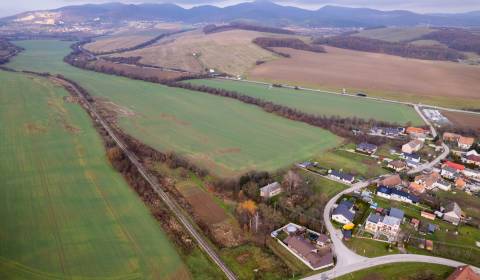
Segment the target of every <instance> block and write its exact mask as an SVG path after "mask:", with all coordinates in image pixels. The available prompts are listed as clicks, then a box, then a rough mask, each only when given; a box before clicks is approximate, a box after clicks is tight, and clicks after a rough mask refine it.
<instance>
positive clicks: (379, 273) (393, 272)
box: [335, 263, 454, 280]
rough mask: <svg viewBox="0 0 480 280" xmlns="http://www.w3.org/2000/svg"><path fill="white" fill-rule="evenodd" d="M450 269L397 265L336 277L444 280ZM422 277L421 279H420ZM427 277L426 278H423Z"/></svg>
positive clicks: (353, 279)
mask: <svg viewBox="0 0 480 280" xmlns="http://www.w3.org/2000/svg"><path fill="white" fill-rule="evenodd" d="M453 271H454V269H453V268H452V267H448V266H443V265H438V264H428V263H399V264H388V265H381V266H375V267H372V268H368V269H364V270H360V271H357V272H354V273H350V274H347V275H344V276H340V277H337V278H335V279H337V280H372V279H375V280H409V279H430V280H444V279H447V277H448V276H449V275H450V274H452V273H453ZM422 277H423V278H422ZM425 277H428V278H425Z"/></svg>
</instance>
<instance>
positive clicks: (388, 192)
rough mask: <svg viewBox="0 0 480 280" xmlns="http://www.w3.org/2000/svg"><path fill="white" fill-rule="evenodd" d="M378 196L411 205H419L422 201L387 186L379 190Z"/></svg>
mask: <svg viewBox="0 0 480 280" xmlns="http://www.w3.org/2000/svg"><path fill="white" fill-rule="evenodd" d="M377 196H379V197H383V198H385V199H390V200H395V201H400V202H406V203H410V204H417V203H418V202H419V201H420V199H419V198H418V197H417V196H415V195H412V194H409V193H407V192H404V191H401V190H398V189H395V188H389V187H385V186H380V187H378V188H377Z"/></svg>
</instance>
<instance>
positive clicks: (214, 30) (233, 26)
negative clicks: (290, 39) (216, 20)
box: [203, 22, 295, 34]
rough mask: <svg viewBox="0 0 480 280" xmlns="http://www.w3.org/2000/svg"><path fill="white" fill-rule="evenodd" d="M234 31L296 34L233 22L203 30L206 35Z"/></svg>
mask: <svg viewBox="0 0 480 280" xmlns="http://www.w3.org/2000/svg"><path fill="white" fill-rule="evenodd" d="M234 29H242V30H250V31H258V32H266V33H276V34H295V32H293V31H291V30H287V29H283V28H277V27H270V26H261V25H253V24H247V23H240V22H233V23H230V24H226V25H215V24H209V25H206V26H205V27H204V28H203V32H204V33H205V34H211V33H218V32H223V31H229V30H234Z"/></svg>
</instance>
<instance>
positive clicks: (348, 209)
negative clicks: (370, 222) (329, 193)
mask: <svg viewBox="0 0 480 280" xmlns="http://www.w3.org/2000/svg"><path fill="white" fill-rule="evenodd" d="M354 218H355V211H354V210H353V202H351V201H342V202H341V203H340V204H339V205H338V206H337V208H335V209H334V210H333V212H332V220H334V221H335V222H337V223H340V224H350V223H352V222H353V219H354Z"/></svg>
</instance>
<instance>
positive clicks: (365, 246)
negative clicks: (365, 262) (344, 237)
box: [344, 237, 399, 258]
mask: <svg viewBox="0 0 480 280" xmlns="http://www.w3.org/2000/svg"><path fill="white" fill-rule="evenodd" d="M344 243H345V245H346V246H347V247H348V248H350V249H351V250H352V251H354V252H356V253H357V254H359V255H362V256H366V257H370V258H373V257H380V256H385V255H390V254H398V253H399V251H398V249H397V248H395V247H393V248H392V249H389V243H385V242H380V241H375V240H371V239H364V238H357V237H353V238H352V239H350V240H348V241H345V242H344Z"/></svg>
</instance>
